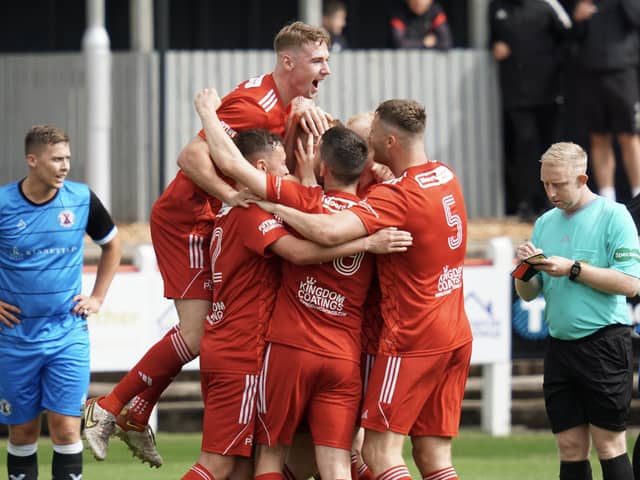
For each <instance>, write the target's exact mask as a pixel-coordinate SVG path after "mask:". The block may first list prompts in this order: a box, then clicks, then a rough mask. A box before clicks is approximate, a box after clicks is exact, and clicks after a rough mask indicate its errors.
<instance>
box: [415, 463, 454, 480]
mask: <svg viewBox="0 0 640 480" xmlns="http://www.w3.org/2000/svg"><path fill="white" fill-rule="evenodd" d="M423 480H458V474H457V473H456V470H455V468H453V467H452V466H450V467H445V468H441V469H440V470H434V471H433V472H431V473H428V474H426V475H425V476H424V477H423Z"/></svg>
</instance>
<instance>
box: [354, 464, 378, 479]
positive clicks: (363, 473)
mask: <svg viewBox="0 0 640 480" xmlns="http://www.w3.org/2000/svg"><path fill="white" fill-rule="evenodd" d="M356 478H357V479H358V480H376V477H374V476H373V472H372V471H371V470H369V467H368V466H367V464H366V463H363V464H362V465H360V466H359V467H358V476H357V477H356Z"/></svg>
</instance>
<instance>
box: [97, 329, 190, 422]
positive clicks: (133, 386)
mask: <svg viewBox="0 0 640 480" xmlns="http://www.w3.org/2000/svg"><path fill="white" fill-rule="evenodd" d="M196 356H197V355H194V354H193V353H191V352H190V351H189V348H188V347H187V344H186V343H185V341H184V339H183V338H182V335H181V334H180V332H179V331H178V329H177V328H176V327H173V328H172V329H171V330H169V332H167V334H166V335H165V336H164V337H162V338H161V339H160V340H159V341H158V342H157V343H156V344H155V345H154V346H152V347H151V348H150V349H149V350H148V351H147V353H145V355H144V356H143V357H142V358H141V359H140V361H139V362H138V363H137V364H136V365H135V366H134V367H133V368H132V369H131V370H130V371H129V373H127V374H126V375H125V376H124V377H123V378H122V380H120V382H119V383H118V384H117V385H116V386H115V387H114V389H113V390H112V391H111V393H109V394H108V395H107V396H106V397H104V398H101V399H100V400H99V401H98V403H99V404H100V406H101V407H102V408H104V409H105V410H107V411H109V412H111V413H112V414H114V415H118V414H119V413H120V410H122V408H123V407H124V406H125V405H126V404H127V403H129V401H130V400H131V399H132V398H133V397H135V396H136V395H138V394H140V393H142V392H143V391H144V390H146V389H147V388H151V387H155V386H157V387H158V388H159V389H161V390H160V392H159V393H158V392H157V390H156V391H155V395H157V397H159V396H160V394H161V393H162V391H164V389H165V388H167V385H169V383H171V380H172V379H173V378H174V377H175V376H176V375H177V374H178V373H179V372H180V370H181V369H182V366H183V365H184V364H185V363H187V362H190V361H191V360H193V359H194V358H196ZM156 401H157V399H156ZM154 405H155V403H154ZM151 408H153V406H152V407H151ZM149 410H150V409H149ZM147 419H148V417H147ZM144 423H145V424H146V422H144Z"/></svg>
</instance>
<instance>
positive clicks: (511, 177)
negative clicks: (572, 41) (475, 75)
mask: <svg viewBox="0 0 640 480" xmlns="http://www.w3.org/2000/svg"><path fill="white" fill-rule="evenodd" d="M489 27H490V44H491V52H492V54H493V57H494V59H495V60H496V61H497V62H498V65H499V71H500V92H501V97H502V107H503V125H504V142H505V144H504V153H505V165H504V167H505V168H504V170H505V187H506V193H507V213H508V214H517V215H518V216H519V217H520V218H521V219H522V220H532V219H533V218H534V217H536V216H537V215H538V214H539V213H541V212H542V211H544V210H545V209H546V206H547V198H546V195H545V192H544V189H543V188H542V184H541V183H540V181H539V170H540V166H539V160H540V157H541V156H542V154H543V153H544V151H545V150H546V149H547V148H548V147H549V145H550V144H552V143H554V142H555V141H557V140H558V138H557V136H558V131H559V122H558V121H559V110H560V106H561V102H562V88H561V67H562V63H563V59H564V52H565V48H564V47H565V46H566V45H567V39H568V36H569V32H570V29H571V20H570V18H569V15H568V14H567V12H566V11H565V10H564V9H563V8H562V6H561V5H560V4H559V3H558V2H557V1H544V0H492V1H491V3H490V5H489Z"/></svg>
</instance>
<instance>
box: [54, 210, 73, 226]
mask: <svg viewBox="0 0 640 480" xmlns="http://www.w3.org/2000/svg"><path fill="white" fill-rule="evenodd" d="M75 223H76V216H75V214H74V213H73V212H72V211H71V210H63V211H62V212H60V213H59V214H58V224H60V226H61V227H64V228H70V227H72V226H73V225H74V224H75Z"/></svg>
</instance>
